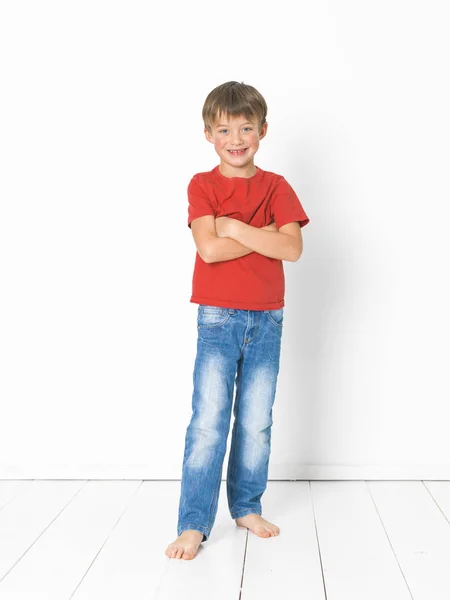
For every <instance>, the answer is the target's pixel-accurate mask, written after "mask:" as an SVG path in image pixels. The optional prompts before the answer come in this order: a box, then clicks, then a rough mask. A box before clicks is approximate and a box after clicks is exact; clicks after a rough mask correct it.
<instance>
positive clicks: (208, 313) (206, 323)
mask: <svg viewBox="0 0 450 600" xmlns="http://www.w3.org/2000/svg"><path fill="white" fill-rule="evenodd" d="M229 318H230V313H229V311H228V309H227V308H221V307H220V306H208V305H206V304H199V306H198V314H197V329H203V328H208V329H211V328H212V327H219V326H220V325H224V324H225V323H226V322H227V321H228V319H229Z"/></svg>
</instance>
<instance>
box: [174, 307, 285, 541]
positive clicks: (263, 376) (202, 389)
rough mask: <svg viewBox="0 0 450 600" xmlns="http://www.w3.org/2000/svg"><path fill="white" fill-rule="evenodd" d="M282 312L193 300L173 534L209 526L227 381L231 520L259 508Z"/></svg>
mask: <svg viewBox="0 0 450 600" xmlns="http://www.w3.org/2000/svg"><path fill="white" fill-rule="evenodd" d="M283 312H284V309H283V308H279V309H272V310H242V309H235V308H221V307H217V306H209V305H205V304H200V305H199V306H198V315H197V332H198V338H197V355H196V358H195V365H194V373H193V383H194V389H193V394H192V416H191V420H190V423H189V425H188V427H187V430H186V439H185V450H184V458H183V468H182V479H181V495H180V504H179V512H178V526H177V528H178V535H180V534H181V533H182V532H183V531H185V530H186V529H195V530H197V531H200V532H202V533H203V540H202V541H206V540H207V539H208V537H209V535H210V533H211V529H212V527H213V525H214V521H215V518H216V514H217V506H218V499H219V491H220V484H221V479H222V466H223V460H224V457H225V453H226V448H227V439H228V433H229V429H230V420H231V408H232V406H233V392H234V385H235V382H236V397H235V402H234V406H233V414H234V424H233V431H232V439H231V447H230V456H229V461H228V471H227V497H228V508H229V511H230V514H231V517H232V518H233V519H237V518H239V517H243V516H245V515H247V514H250V513H256V514H259V515H260V514H261V496H262V495H263V493H264V491H265V489H266V486H267V474H268V466H269V455H270V441H271V427H272V406H273V403H274V400H275V392H276V385H277V377H278V371H279V364H280V350H281V336H282V330H283Z"/></svg>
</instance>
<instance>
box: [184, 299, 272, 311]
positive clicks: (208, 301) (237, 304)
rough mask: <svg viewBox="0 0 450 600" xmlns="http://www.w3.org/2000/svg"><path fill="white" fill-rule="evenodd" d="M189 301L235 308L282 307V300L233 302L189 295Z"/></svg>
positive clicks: (265, 308)
mask: <svg viewBox="0 0 450 600" xmlns="http://www.w3.org/2000/svg"><path fill="white" fill-rule="evenodd" d="M190 302H193V303H195V304H206V305H208V306H218V307H220V308H237V309H243V310H276V309H277V308H283V307H284V300H279V301H278V302H268V303H266V304H265V303H260V302H259V303H258V302H235V301H234V300H215V299H214V298H200V297H199V296H191V299H190Z"/></svg>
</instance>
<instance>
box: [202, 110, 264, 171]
mask: <svg viewBox="0 0 450 600" xmlns="http://www.w3.org/2000/svg"><path fill="white" fill-rule="evenodd" d="M211 129H212V133H210V132H209V131H208V129H206V128H205V136H206V139H207V140H208V141H209V142H211V143H212V144H214V149H215V151H216V152H217V154H218V155H219V157H220V159H221V163H222V166H225V165H226V170H227V171H228V172H229V173H230V176H233V174H234V173H238V172H245V170H246V167H249V166H250V167H251V166H253V165H254V163H253V157H254V156H255V154H256V152H257V151H258V148H259V142H260V140H262V138H263V137H264V136H265V135H266V132H267V122H266V123H264V125H263V126H262V128H261V130H260V129H259V127H258V121H257V120H256V118H252V120H250V121H249V120H248V119H247V118H246V117H244V116H240V117H232V116H229V117H226V116H225V115H223V114H221V115H219V116H218V117H217V118H216V121H215V123H214V125H213V126H212V128H211ZM233 150H237V152H232V151H233ZM224 163H225V165H224Z"/></svg>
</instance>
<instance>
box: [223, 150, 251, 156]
mask: <svg viewBox="0 0 450 600" xmlns="http://www.w3.org/2000/svg"><path fill="white" fill-rule="evenodd" d="M246 150H248V148H243V149H242V150H228V152H229V153H230V154H236V155H237V156H239V155H240V154H244V152H245V151H246Z"/></svg>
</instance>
